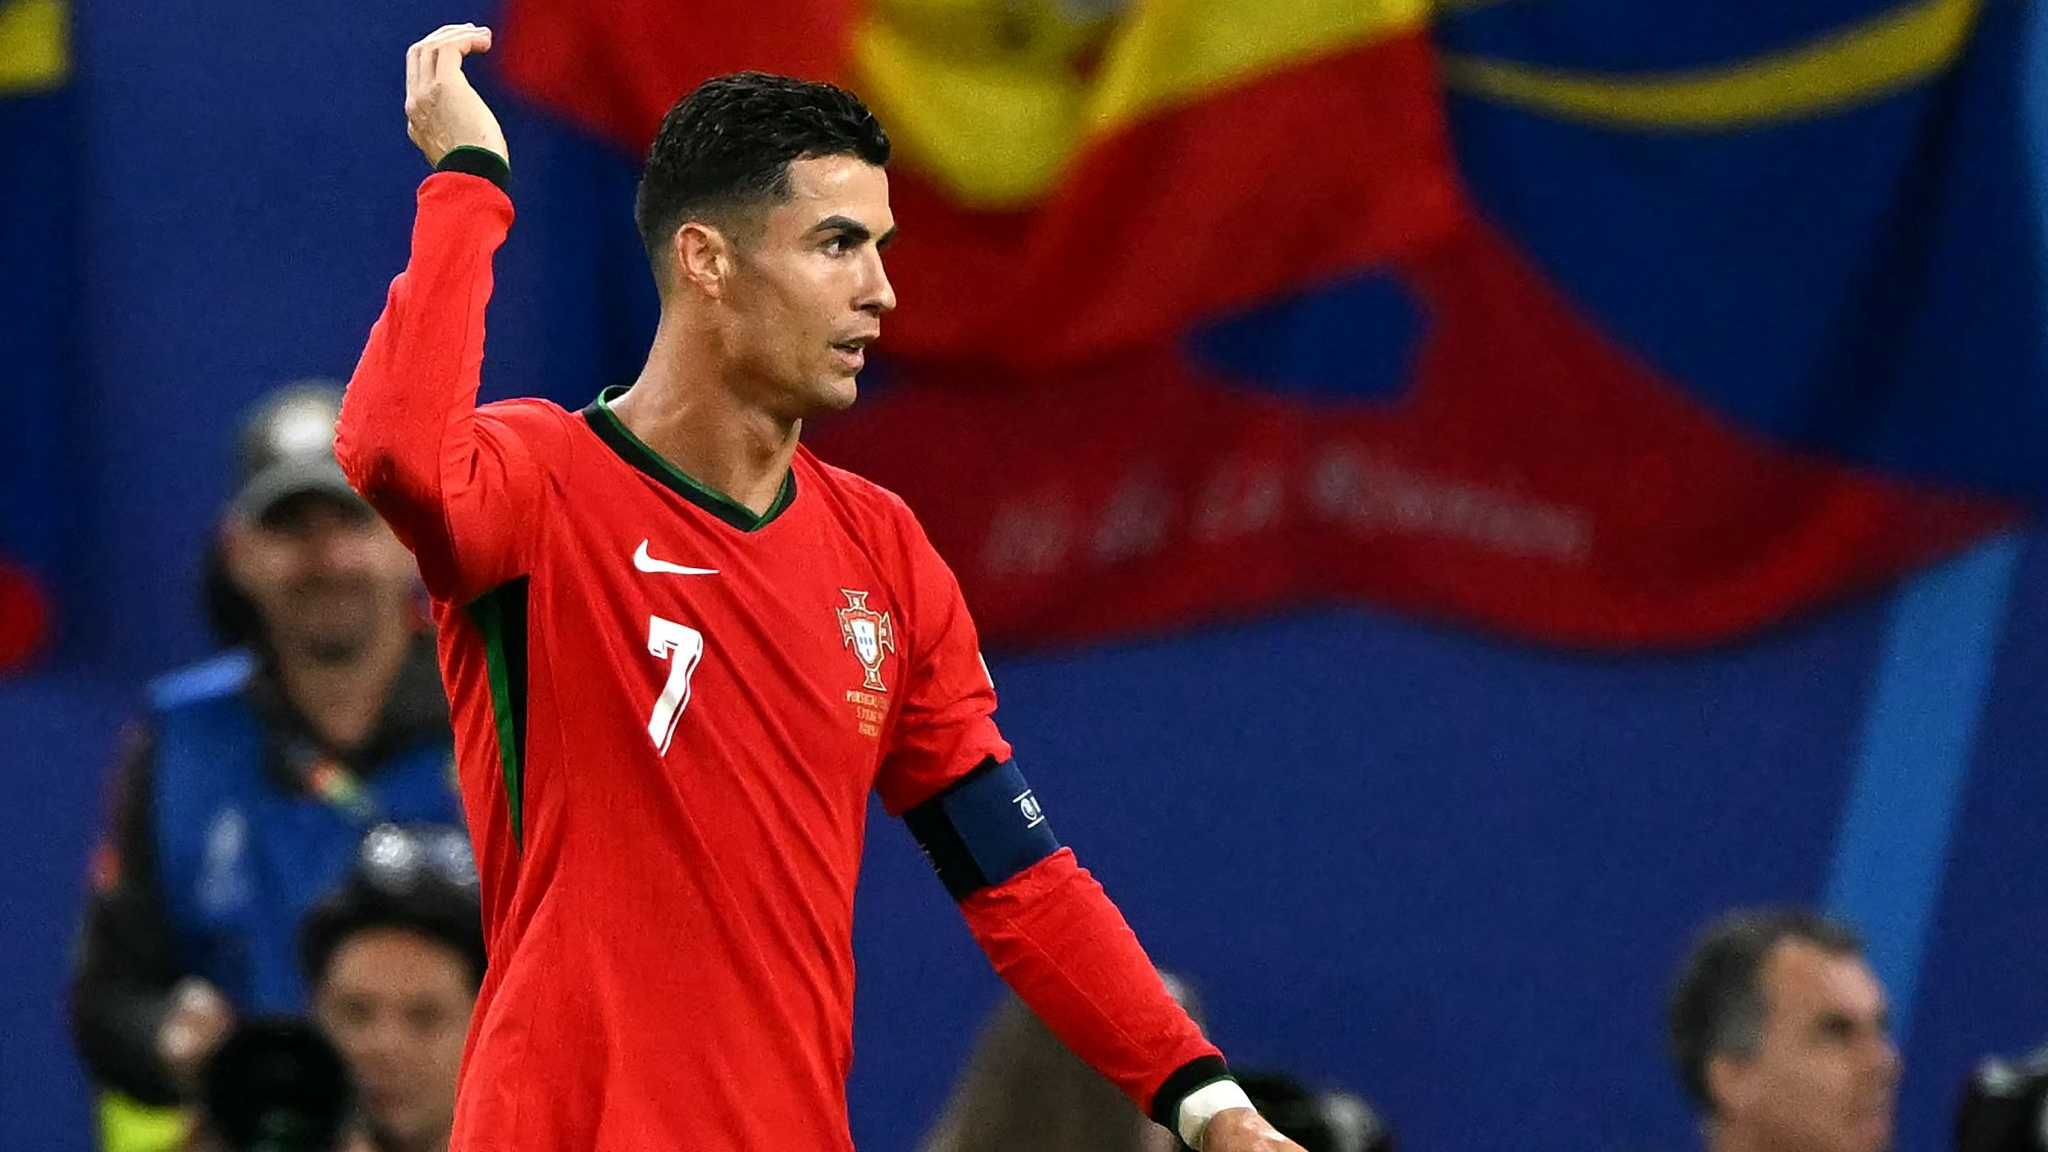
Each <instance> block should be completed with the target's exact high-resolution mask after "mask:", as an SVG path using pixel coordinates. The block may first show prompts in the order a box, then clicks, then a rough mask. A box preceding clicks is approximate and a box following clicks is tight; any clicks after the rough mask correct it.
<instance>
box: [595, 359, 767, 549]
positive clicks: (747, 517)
mask: <svg viewBox="0 0 2048 1152" xmlns="http://www.w3.org/2000/svg"><path fill="white" fill-rule="evenodd" d="M625 394H626V389H625V388H624V387H623V386H613V387H611V388H607V389H605V390H604V391H602V392H599V393H598V394H597V399H595V400H592V401H591V402H590V406H589V407H588V408H585V409H584V410H583V416H584V419H586V420H588V421H589V422H590V430H591V431H593V432H595V433H597V438H598V439H600V440H602V441H604V442H605V445H606V446H607V447H609V448H610V449H611V450H612V451H614V452H616V453H618V454H619V457H620V458H621V459H623V460H624V461H625V462H626V463H628V464H631V465H632V466H633V467H635V468H638V469H639V470H640V471H642V472H645V473H646V474H647V475H649V476H652V477H654V478H655V479H656V480H659V481H661V483H662V484H663V485H665V486H666V487H668V488H670V489H672V490H673V491H675V492H676V493H677V494H678V495H680V496H682V497H683V498H684V499H686V500H688V501H689V502H690V503H692V504H695V505H696V506H697V507H699V508H702V509H704V510H705V511H706V512H709V513H711V514H712V515H713V516H716V517H718V518H719V519H720V520H723V521H725V522H726V523H727V524H730V525H732V526H733V527H734V528H737V529H739V530H740V531H742V532H758V531H760V530H761V529H763V528H766V527H767V526H768V524H769V523H770V522H771V521H773V520H774V519H775V518H776V517H777V516H780V515H782V513H783V510H784V509H787V508H788V507H789V506H790V504H791V503H793V502H794V501H795V500H796V469H794V468H792V469H790V470H789V472H788V473H787V474H785V475H784V476H783V477H782V487H781V488H780V489H779V490H778V491H777V492H776V493H775V502H774V503H773V504H770V505H769V506H768V511H766V512H764V513H762V514H761V515H759V516H756V515H754V512H753V509H751V508H748V507H747V506H746V505H744V504H742V503H740V502H739V501H737V500H734V499H733V498H732V497H730V496H727V495H726V494H725V493H723V492H719V491H716V490H714V489H711V488H707V487H705V486H704V485H702V484H700V483H698V482H697V481H695V480H693V479H691V478H690V477H689V476H688V475H687V474H686V473H684V472H683V470H682V469H680V468H678V467H676V466H675V465H673V464H671V463H669V462H668V461H667V460H664V459H662V457H661V454H660V453H658V452H656V451H655V450H654V449H652V448H649V447H648V446H647V444H646V443H645V442H644V441H642V440H641V439H640V438H639V437H638V436H635V435H633V430H632V429H631V428H628V427H626V424H625V421H623V420H620V419H619V417H618V413H616V412H613V411H612V401H614V400H617V399H618V398H619V397H621V396H623V395H625Z"/></svg>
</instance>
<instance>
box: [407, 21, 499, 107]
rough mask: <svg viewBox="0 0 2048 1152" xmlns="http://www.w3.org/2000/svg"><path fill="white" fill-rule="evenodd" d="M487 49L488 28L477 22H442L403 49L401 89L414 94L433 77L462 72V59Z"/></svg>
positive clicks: (447, 76)
mask: <svg viewBox="0 0 2048 1152" xmlns="http://www.w3.org/2000/svg"><path fill="white" fill-rule="evenodd" d="M490 50H491V30H490V29H489V28H485V27H483V26H481V25H477V24H443V25H442V26H441V27H439V28H436V29H434V30H433V31H432V32H430V33H428V34H427V35H426V36H424V37H421V38H420V39H419V40H418V41H417V42H415V43H414V44H413V45H412V47H410V48H407V49H406V50H405V90H406V93H407V94H408V95H418V94H419V93H420V92H421V90H423V89H424V88H425V87H426V86H427V85H428V84H430V83H431V82H432V81H434V80H437V79H438V80H443V81H445V80H448V79H451V78H452V77H454V76H455V75H457V74H459V73H460V72H461V71H462V58H463V57H464V56H467V55H469V54H470V53H472V52H488V51H490Z"/></svg>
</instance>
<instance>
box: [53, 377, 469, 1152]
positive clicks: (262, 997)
mask: <svg viewBox="0 0 2048 1152" xmlns="http://www.w3.org/2000/svg"><path fill="white" fill-rule="evenodd" d="M340 403H341V392H340V389H339V388H336V387H334V386H332V385H321V384H301V385H295V386H292V387H288V388H284V389H281V390H279V391H277V392H275V393H273V394H271V395H270V396H268V397H267V398H265V399H264V400H263V401H262V402H261V403H259V404H258V405H257V406H256V407H255V408H254V410H253V411H252V412H251V414H250V415H249V416H248V418H247V419H246V421H245V423H244V426H243V428H242V431H241V435H240V439H239V444H238V460H237V463H238V477H237V490H236V492H235V495H234V496H233V498H232V500H231V502H230V505H229V507H228V509H227V510H226V513H225V514H224V516H223V517H222V520H221V524H220V528H219V532H218V536H217V538H216V541H215V553H214V557H215V562H214V565H213V568H212V571H210V572H209V577H208V596H209V608H210V611H211V615H212V617H213V620H214V623H215V626H216V628H217V629H218V630H219V631H220V632H221V633H222V639H223V640H224V641H225V642H226V643H228V644H229V645H231V646H232V647H231V648H230V649H229V650H228V651H227V652H226V653H224V654H223V655H221V656H218V657H216V658H214V659H212V660H209V661H207V662H205V663H202V664H199V665H196V666H194V667H191V668H187V669H185V670H182V671H180V672H177V673H174V674H172V675H170V676H167V677H165V678H163V679H161V680H159V681H157V682H156V683H155V684H154V685H152V687H151V689H150V692H149V705H148V710H147V713H146V714H145V716H144V717H143V718H142V719H141V721H140V723H139V724H138V725H137V726H136V729H135V731H134V733H133V735H132V737H131V739H130V740H129V742H128V748H127V751H126V755H125V757H124V761H123V764H122V765H121V768H120V771H119V775H118V777H117V779H116V781H115V789H116V797H117V802H116V804H115V810H114V816H113V820H112V822H111V825H110V827H109V828H108V830H107V833H106V835H105V837H104V839H103V841H102V844H101V847H100V848H99V849H98V851H97V852H96V853H95V855H94V859H93V865H92V876H91V890H92V895H91V903H90V906H89V908H88V910H87V912H86V916H85V929H84V934H83V939H82V946H81V948H80V951H79V955H78V959H77V964H76V969H75V973H74V983H73V987H72V996H71V1009H72V1026H73V1032H74V1034H75V1036H76V1038H77V1041H78V1046H79V1049H80V1052H81V1053H82V1054H83V1056H84V1058H85V1063H86V1065H87V1067H88V1068H89V1069H90V1071H91V1072H92V1074H93V1076H94V1077H95V1079H96V1080H97V1081H98V1082H99V1083H100V1085H101V1086H102V1087H104V1088H107V1089H111V1090H112V1091H110V1092H109V1093H108V1094H107V1095H105V1096H103V1098H102V1108H101V1133H102V1139H103V1141H104V1142H105V1143H106V1145H107V1147H108V1148H109V1149H115V1150H119V1152H147V1150H150V1149H162V1148H165V1147H169V1146H171V1145H172V1144H174V1143H175V1142H176V1141H177V1140H179V1139H181V1138H182V1135H183V1121H182V1118H181V1117H180V1116H178V1115H177V1114H175V1113H166V1112H163V1111H155V1110H151V1109H147V1108H143V1107H141V1105H159V1106H161V1105H172V1104H176V1103H179V1102H182V1101H184V1100H186V1099H189V1097H190V1095H191V1093H192V1092H193V1090H194V1088H195V1079H196V1075H197V1072H198V1070H199V1068H200V1067H201V1066H202V1065H203V1064H204V1063H205V1061H206V1059H207V1057H208V1056H209V1055H210V1054H211V1053H212V1052H213V1050H214V1048H215V1047H216V1046H218V1045H219V1043H220V1042H221V1041H222V1040H223V1039H224V1038H225V1037H226V1036H227V1034H228V1033H229V1031H230V1029H231V1028H232V1026H233V1024H234V1021H235V1020H236V1019H237V1018H238V1017H240V1016H244V1015H250V1014H294V1013H299V1012H302V1011H303V1010H304V1009H305V1007H306V996H305V986H304V983H303V980H302V978H301V975H300V970H299V957H298V952H297V948H296V940H297V933H298V925H299V921H300V919H301V918H302V917H303V916H304V914H305V912H306V910H307V908H309V907H310V906H311V905H312V903H313V902H314V901H315V900H317V899H319V898H320V897H321V896H322V895H323V894H325V893H327V892H329V891H331V890H333V889H334V888H335V887H336V886H337V885H338V884H340V883H341V881H342V879H343V878H344V877H345V876H346V875H347V873H348V869H349V867H350V864H351V862H352V861H353V860H354V859H355V853H356V848H357V845H358V843H359V841H360V840H361V839H362V837H363V835H364V833H365V832H366V831H367V830H368V829H369V828H371V827H373V826H375V825H376V824H378V823H381V822H383V821H385V820H406V821H423V822H434V823H443V824H454V823H459V822H460V819H461V816H460V808H459V805H458V802H457V800H456V797H455V795H454V792H453V783H452V780H451V779H450V769H451V765H452V760H453V754H452V737H451V734H450V730H449V720H448V705H447V700H446V697H445V696H444V695H443V694H442V690H441V683H440V676H439V672H438V669H437V667H436V661H435V655H434V644H433V639H432V637H431V635H430V634H429V633H428V632H427V631H425V629H424V628H423V626H422V617H421V614H420V612H419V610H418V599H417V597H418V592H417V580H418V577H417V575H416V573H415V570H414V567H413V563H412V558H411V556H410V555H409V554H408V553H407V552H406V551H405V549H404V547H403V546H401V545H400V544H399V542H398V540H397V539H396V538H395V537H394V536H393V535H392V534H391V531H390V529H388V528H387V527H385V525H384V524H383V523H382V522H381V521H380V520H378V519H377V517H376V515H375V513H373V512H372V511H371V510H370V508H369V506H368V505H366V504H364V503H363V502H362V501H361V500H360V499H358V498H357V497H356V495H355V493H354V492H353V491H351V490H350V489H349V487H348V484H347V482H346V481H345V480H344V478H343V477H342V474H341V470H340V467H339V466H338V465H336V463H335V461H334V422H335V418H336V416H337V414H338V413H339V411H340ZM137 1102H140V1104H138V1103H137Z"/></svg>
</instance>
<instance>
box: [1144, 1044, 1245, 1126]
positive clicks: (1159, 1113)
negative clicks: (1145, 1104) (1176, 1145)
mask: <svg viewBox="0 0 2048 1152" xmlns="http://www.w3.org/2000/svg"><path fill="white" fill-rule="evenodd" d="M1228 1079H1230V1067H1229V1066H1228V1065H1226V1064H1225V1063H1223V1057H1221V1056H1197V1057H1195V1058H1194V1059H1193V1060H1190V1061H1188V1062H1187V1063H1185V1064H1183V1065H1181V1066H1180V1067H1179V1068H1176V1069H1174V1072H1173V1075H1171V1076H1168V1077H1167V1078H1166V1083H1164V1084H1161V1085H1160V1086H1159V1091H1157V1092H1154V1093H1153V1094H1152V1119H1153V1120H1155V1121H1157V1122H1158V1123H1159V1124H1160V1125H1162V1126H1163V1127H1165V1128H1166V1129H1167V1131H1169V1132H1178V1131H1180V1102H1181V1101H1183V1100H1185V1099H1187V1098H1188V1094H1189V1093H1191V1092H1193V1091H1194V1090H1195V1089H1197V1088H1200V1087H1203V1086H1204V1085H1208V1084H1214V1083H1215V1082H1216V1081H1218V1080H1228Z"/></svg>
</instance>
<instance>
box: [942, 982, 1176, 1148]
mask: <svg viewBox="0 0 2048 1152" xmlns="http://www.w3.org/2000/svg"><path fill="white" fill-rule="evenodd" d="M1166 984H1167V988H1168V989H1169V990H1171V991H1172V992H1173V994H1174V999H1176V1000H1178V1001H1180V1003H1181V1007H1183V1008H1185V1009H1187V1012H1188V1015H1190V1016H1192V1017H1194V1018H1195V1022H1196V1023H1197V1024H1201V1023H1202V1022H1203V1021H1202V1012H1201V1007H1200V1006H1199V1005H1198V1004H1196V1003H1195V1002H1194V1000H1193V998H1192V996H1191V995H1190V994H1189V992H1188V991H1187V989H1186V987H1185V985H1183V984H1181V983H1180V982H1179V981H1178V980H1176V979H1174V978H1173V977H1170V976H1169V977H1166ZM1180 1147H1181V1142H1180V1139H1179V1138H1178V1137H1176V1136H1175V1135H1174V1134H1173V1133H1171V1132H1169V1131H1167V1130H1166V1129H1164V1128H1162V1127H1160V1126H1159V1125H1157V1124H1154V1123H1153V1122H1152V1121H1151V1120H1149V1119H1147V1118H1146V1117H1145V1116H1144V1115H1142V1114H1141V1113H1139V1112H1138V1110H1137V1109H1135V1108H1133V1107H1131V1102H1130V1101H1129V1100H1126V1099H1125V1098H1124V1096H1123V1094H1122V1093H1120V1092H1118V1091H1117V1090H1116V1089H1115V1088H1113V1087H1111V1086H1110V1083H1109V1081H1107V1080H1104V1079H1103V1078H1102V1077H1101V1075H1099V1074H1098V1073H1097V1072H1096V1071H1095V1070H1094V1069H1093V1068H1090V1067H1089V1066H1088V1065H1086V1064H1084V1063H1082V1062H1081V1060H1080V1058H1079V1057H1077V1056H1075V1055H1074V1054H1073V1053H1072V1052H1069V1051H1068V1050H1067V1046H1066V1045H1064V1044H1062V1043H1060V1041H1059V1038H1058V1037H1056V1036H1054V1035H1053V1034H1052V1033H1051V1032H1050V1031H1048V1030H1047V1029H1046V1027H1045V1025H1044V1024H1042V1023H1040V1022H1039V1019H1038V1017H1037V1016H1035V1015H1033V1014H1032V1012H1031V1009H1029V1008H1027V1007H1025V1005H1024V1002H1023V1001H1022V1000H1019V999H1017V998H1016V997H1015V996H1005V997H1004V999H1003V1003H1002V1005H1001V1006H1000V1007H998V1008H997V1009H996V1011H995V1015H994V1016H993V1017H991V1018H990V1020H989V1022H988V1025H987V1026H986V1027H985V1028H984V1029H983V1030H982V1033H981V1039H980V1040H978V1041H977V1042H976V1043H975V1047H974V1052H973V1054H972V1055H971V1056H970V1057H969V1058H968V1062H967V1070H966V1071H965V1072H964V1073H962V1074H961V1076H960V1079H959V1080H958V1081H957V1082H956V1083H955V1084H954V1087H953V1095H952V1098H951V1099H949V1100H948V1101H947V1102H946V1108H945V1111H944V1112H942V1113H941V1114H940V1116H939V1122H938V1124H937V1125H936V1126H935V1127H934V1128H933V1129H932V1132H931V1134H930V1135H929V1136H928V1137H926V1139H925V1143H924V1147H923V1149H922V1150H921V1152H1014V1150H1015V1149H1020V1148H1029V1149H1031V1150H1032V1152H1173V1150H1174V1149H1177V1148H1180Z"/></svg>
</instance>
